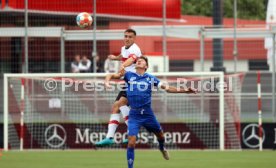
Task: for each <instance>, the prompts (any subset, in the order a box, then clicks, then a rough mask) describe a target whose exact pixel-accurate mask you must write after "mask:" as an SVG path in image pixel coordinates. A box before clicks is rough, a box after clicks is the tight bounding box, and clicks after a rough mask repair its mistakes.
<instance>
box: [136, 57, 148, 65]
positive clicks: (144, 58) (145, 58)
mask: <svg viewBox="0 0 276 168" xmlns="http://www.w3.org/2000/svg"><path fill="white" fill-rule="evenodd" d="M138 59H143V60H145V61H146V63H147V67H149V61H148V58H147V57H145V56H141V57H138Z"/></svg>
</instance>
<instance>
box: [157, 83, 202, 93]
mask: <svg viewBox="0 0 276 168" xmlns="http://www.w3.org/2000/svg"><path fill="white" fill-rule="evenodd" d="M161 88H162V89H164V90H166V91H167V92H168V93H187V94H190V93H194V94H196V93H197V90H196V89H193V88H186V89H185V88H176V87H174V86H166V85H163V84H162V85H161Z"/></svg>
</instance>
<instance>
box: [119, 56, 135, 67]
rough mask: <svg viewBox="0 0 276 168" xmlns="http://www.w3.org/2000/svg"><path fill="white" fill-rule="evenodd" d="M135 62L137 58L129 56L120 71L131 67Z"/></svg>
mask: <svg viewBox="0 0 276 168" xmlns="http://www.w3.org/2000/svg"><path fill="white" fill-rule="evenodd" d="M136 60H137V56H136V55H135V54H130V55H129V58H128V59H127V60H126V61H125V62H124V63H123V64H122V65H121V69H120V70H122V69H124V68H125V67H128V66H130V65H132V64H133V63H134V62H135V61H136Z"/></svg>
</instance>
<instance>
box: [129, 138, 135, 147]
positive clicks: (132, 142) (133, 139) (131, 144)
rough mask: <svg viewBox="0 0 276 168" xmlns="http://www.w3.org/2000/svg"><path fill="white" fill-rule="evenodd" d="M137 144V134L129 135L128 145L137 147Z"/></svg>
mask: <svg viewBox="0 0 276 168" xmlns="http://www.w3.org/2000/svg"><path fill="white" fill-rule="evenodd" d="M135 144H136V137H135V136H130V137H128V147H129V148H135Z"/></svg>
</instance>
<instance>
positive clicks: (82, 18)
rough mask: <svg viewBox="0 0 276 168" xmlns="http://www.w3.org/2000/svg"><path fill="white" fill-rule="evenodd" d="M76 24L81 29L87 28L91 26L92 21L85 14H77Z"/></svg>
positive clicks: (89, 16)
mask: <svg viewBox="0 0 276 168" xmlns="http://www.w3.org/2000/svg"><path fill="white" fill-rule="evenodd" d="M76 21H77V24H78V26H79V27H81V28H87V27H89V26H91V25H92V22H93V19H92V17H91V15H90V14H89V13H87V12H82V13H79V14H78V16H77V18H76Z"/></svg>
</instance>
